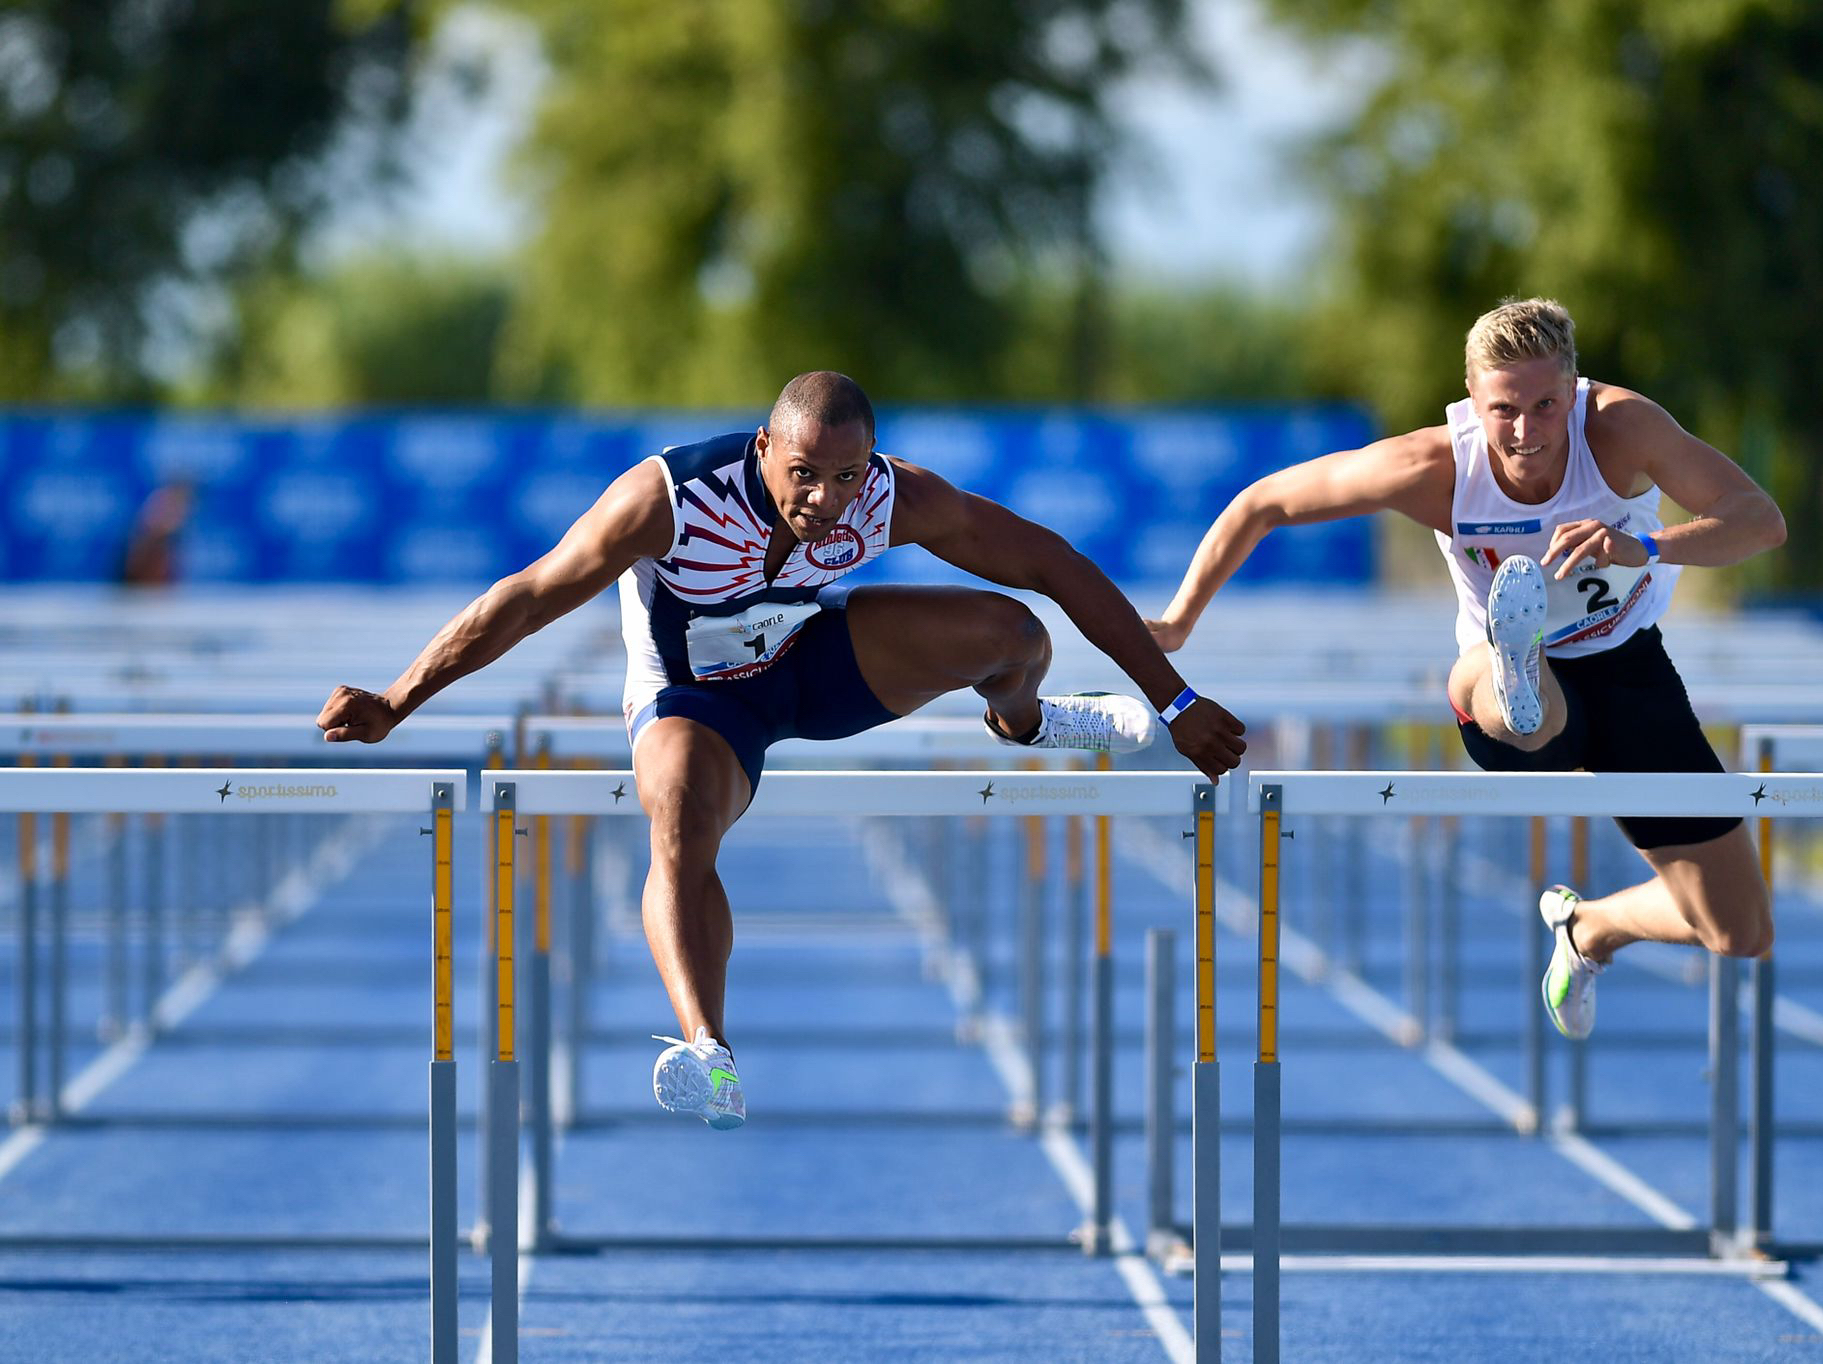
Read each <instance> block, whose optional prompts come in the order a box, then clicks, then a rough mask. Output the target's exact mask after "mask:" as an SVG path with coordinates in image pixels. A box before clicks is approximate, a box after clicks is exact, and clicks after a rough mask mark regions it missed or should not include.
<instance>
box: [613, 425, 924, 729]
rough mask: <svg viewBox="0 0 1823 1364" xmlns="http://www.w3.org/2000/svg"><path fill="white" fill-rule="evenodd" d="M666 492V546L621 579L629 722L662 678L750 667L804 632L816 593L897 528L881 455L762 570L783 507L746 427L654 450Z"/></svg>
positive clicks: (715, 676) (707, 677)
mask: <svg viewBox="0 0 1823 1364" xmlns="http://www.w3.org/2000/svg"><path fill="white" fill-rule="evenodd" d="M651 458H652V460H653V461H654V462H656V463H657V464H658V466H659V468H661V469H662V470H663V471H664V476H665V486H666V488H667V490H668V491H669V492H670V495H671V507H672V525H673V533H672V538H671V546H670V548H669V549H668V550H667V551H666V552H665V554H664V555H662V556H660V557H656V558H647V559H641V560H639V561H638V562H637V563H635V564H634V565H633V567H632V568H630V569H628V570H627V571H626V573H624V574H623V575H622V576H621V579H620V628H621V634H622V635H623V636H624V637H625V639H626V645H627V681H626V691H625V694H624V697H623V701H622V706H623V710H624V713H625V716H626V718H627V721H628V723H629V724H631V722H632V721H633V718H634V716H635V715H637V714H638V713H639V712H640V711H641V710H642V709H643V708H644V707H645V706H646V705H648V704H649V703H650V702H651V701H652V700H653V699H654V698H655V697H656V696H657V695H658V694H659V692H661V691H662V690H664V688H666V687H668V686H674V685H681V684H684V683H691V682H716V681H731V680H736V679H740V678H747V677H755V676H758V675H759V674H761V673H763V672H765V671H766V670H767V669H769V668H771V667H772V666H773V664H775V663H777V662H778V661H779V659H780V658H782V657H783V656H784V655H785V654H786V653H787V652H788V651H789V650H790V649H791V647H792V645H793V644H795V643H796V642H797V639H798V632H799V630H800V629H801V628H802V627H803V625H804V623H805V622H806V621H808V620H809V619H811V617H813V616H815V615H816V614H817V612H818V611H819V610H821V609H822V608H821V607H820V606H819V605H818V602H817V597H818V594H819V593H820V592H822V591H823V589H825V588H827V587H828V586H829V585H830V584H832V583H834V582H835V581H836V580H837V579H839V578H841V577H842V576H843V575H844V574H847V573H849V572H851V571H853V570H854V569H856V568H859V567H860V566H861V565H862V564H864V563H867V562H869V561H870V560H873V559H876V558H878V557H879V556H880V554H881V553H882V552H883V551H884V550H885V549H886V548H887V545H888V543H889V541H890V537H891V532H892V513H893V491H894V482H893V470H892V465H891V463H890V462H889V461H888V460H887V459H886V458H885V457H884V456H883V455H879V454H875V455H872V456H870V457H869V459H868V461H867V472H866V475H865V477H864V479H863V481H862V486H861V491H860V492H859V493H858V494H857V495H856V496H855V497H854V499H853V500H852V501H850V502H849V504H848V507H847V508H846V510H844V511H843V513H842V518H841V520H840V521H839V522H837V523H836V526H835V528H834V529H833V530H831V531H830V532H829V534H828V535H826V536H824V537H823V538H822V539H821V540H818V541H815V542H814V543H812V544H796V545H793V546H792V550H791V553H790V554H789V555H787V556H786V558H785V562H784V565H783V566H782V567H781V568H780V569H779V571H778V574H777V576H776V577H774V578H773V580H772V581H771V582H767V581H766V578H765V565H766V549H767V546H768V545H770V544H771V543H772V534H773V525H774V523H775V521H776V519H777V515H778V513H777V508H776V507H775V506H774V504H773V501H772V497H771V495H770V494H769V493H768V492H767V491H766V486H765V484H764V482H763V481H762V480H761V478H760V470H759V456H758V453H757V451H756V449H755V445H754V438H753V436H752V434H751V433H746V434H742V433H738V432H737V433H735V434H733V435H727V436H715V437H712V438H711V439H709V440H706V441H701V442H698V443H697V444H695V445H680V446H677V447H675V448H674V449H671V450H667V451H666V452H665V453H664V454H662V455H653V456H651Z"/></svg>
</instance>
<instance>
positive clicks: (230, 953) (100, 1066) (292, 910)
mask: <svg viewBox="0 0 1823 1364" xmlns="http://www.w3.org/2000/svg"><path fill="white" fill-rule="evenodd" d="M350 823H351V824H355V821H352V820H351V821H350ZM384 823H386V821H379V820H364V821H361V822H360V823H359V824H357V825H356V828H357V829H359V830H361V833H360V834H359V835H357V834H355V833H352V832H351V833H350V834H349V835H348V836H347V837H346V838H344V839H343V840H342V841H341V842H338V843H336V844H334V845H333V846H332V845H329V844H325V845H324V846H322V847H319V848H318V849H317V851H316V853H315V854H314V855H313V857H312V858H311V861H310V864H309V865H308V866H307V867H304V868H302V869H300V870H298V871H295V872H293V873H292V874H291V875H290V876H288V877H287V878H286V879H285V880H284V881H283V882H281V883H280V884H279V887H278V888H277V889H276V890H275V891H274V892H273V894H272V907H273V909H274V910H275V911H276V915H275V918H274V919H272V920H256V919H251V918H245V917H243V918H241V919H240V921H239V922H237V923H236V924H235V926H234V928H233V930H232V931H231V932H230V933H229V935H228V940H227V942H226V944H225V945H224V946H223V949H222V952H221V955H220V956H219V957H218V958H216V959H215V960H213V961H203V962H198V963H197V964H196V965H194V966H192V967H191V968H190V969H189V970H188V971H186V972H184V974H183V975H182V976H180V977H178V979H177V980H176V981H174V982H173V983H172V984H171V986H170V987H169V988H168V989H167V990H166V991H165V992H164V994H162V995H161V996H159V999H158V1002H157V1003H156V1004H155V1005H154V1006H153V1009H152V1012H153V1015H154V1017H155V1018H156V1019H157V1020H158V1024H159V1026H160V1027H161V1028H171V1027H175V1026H176V1025H177V1024H179V1023H181V1022H182V1021H183V1020H184V1019H185V1018H188V1017H189V1016H190V1015H191V1014H192V1013H194V1012H195V1011H196V1010H197V1009H198V1008H199V1007H201V1005H202V1004H203V1003H204V1002H205V1001H207V1000H208V999H209V997H210V996H211V995H213V994H214V993H215V991H216V990H217V989H218V988H220V986H221V985H222V984H223V982H224V981H226V980H227V979H228V977H229V976H230V975H231V974H233V973H234V972H236V971H239V970H240V969H242V968H243V967H245V966H246V965H247V964H248V963H249V962H251V961H252V960H253V959H254V958H255V957H257V956H258V955H259V954H260V953H261V952H262V951H264V950H265V948H266V946H267V944H268V943H270V942H271V941H272V938H273V935H274V934H275V933H276V932H277V930H278V929H279V928H282V927H284V926H285V925H287V924H290V923H291V922H293V921H294V920H296V919H297V917H298V916H299V915H300V914H302V913H303V912H304V911H305V910H306V909H308V908H309V907H310V906H311V905H312V904H314V903H315V902H316V898H317V896H318V895H320V894H321V893H322V891H323V889H324V888H325V887H326V886H328V885H331V884H333V883H334V882H336V881H338V880H340V879H341V878H342V877H344V876H346V875H347V874H348V872H349V870H350V868H352V867H353V865H354V862H355V859H356V857H357V856H358V855H359V854H360V853H362V852H365V851H366V850H367V849H368V848H369V847H371V846H372V845H373V844H374V843H377V842H378V841H379V839H380V837H381V831H380V829H379V828H378V826H379V825H381V824H384ZM369 826H373V827H369ZM153 1040H155V1038H149V1037H147V1035H146V1034H145V1033H144V1031H143V1030H136V1031H134V1032H130V1033H128V1034H127V1035H126V1036H125V1037H123V1038H121V1039H120V1040H119V1041H118V1042H115V1043H113V1044H112V1045H111V1046H109V1047H108V1048H107V1049H106V1050H105V1051H103V1052H102V1053H101V1054H100V1055H99V1056H97V1057H96V1058H95V1059H94V1060H93V1061H91V1062H89V1064H88V1065H86V1066H84V1067H83V1068H82V1070H81V1071H79V1072H78V1073H77V1074H76V1075H75V1076H74V1077H73V1078H72V1079H71V1080H70V1081H69V1082H68V1083H67V1084H65V1085H64V1087H63V1093H62V1095H61V1096H60V1097H61V1100H62V1106H63V1111H64V1112H66V1113H80V1112H82V1111H83V1109H85V1108H87V1107H88V1106H89V1104H91V1103H93V1102H94V1100H95V1098H96V1097H97V1096H98V1095H99V1094H101V1092H102V1091H103V1090H105V1089H106V1088H107V1087H108V1086H109V1085H111V1084H113V1083H114V1081H116V1080H118V1079H119V1078H120V1077H121V1076H122V1075H124V1074H126V1073H127V1071H128V1070H130V1069H131V1068H132V1067H133V1064H134V1062H136V1061H138V1060H139V1059H140V1058H141V1057H142V1056H144V1055H145V1054H146V1050H147V1049H148V1047H149V1046H150V1045H151V1043H152V1041H153ZM49 1132H50V1129H48V1128H46V1127H43V1126H40V1125H36V1124H34V1125H31V1126H27V1127H22V1128H20V1129H19V1130H18V1131H16V1132H14V1133H13V1134H12V1135H11V1136H9V1137H8V1138H7V1139H6V1140H5V1141H4V1142H0V1179H4V1178H5V1177H6V1176H7V1175H8V1174H10V1173H11V1172H12V1171H13V1170H15V1169H17V1168H18V1166H19V1163H20V1162H21V1161H23V1160H24V1159H25V1158H26V1157H27V1156H29V1155H30V1154H31V1153H32V1152H33V1151H35V1150H37V1149H38V1148H39V1147H40V1146H42V1145H43V1144H44V1139H45V1137H46V1136H48V1135H49Z"/></svg>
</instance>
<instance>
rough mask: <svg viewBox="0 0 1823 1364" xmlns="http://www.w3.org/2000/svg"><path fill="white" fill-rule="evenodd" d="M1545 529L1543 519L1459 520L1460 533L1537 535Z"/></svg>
mask: <svg viewBox="0 0 1823 1364" xmlns="http://www.w3.org/2000/svg"><path fill="white" fill-rule="evenodd" d="M1543 529H1544V522H1542V521H1458V522H1457V523H1456V534H1458V535H1536V534H1538V533H1539V532H1540V531H1541V530H1543Z"/></svg>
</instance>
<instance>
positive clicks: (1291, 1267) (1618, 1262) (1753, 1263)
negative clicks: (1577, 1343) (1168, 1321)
mask: <svg viewBox="0 0 1823 1364" xmlns="http://www.w3.org/2000/svg"><path fill="white" fill-rule="evenodd" d="M1279 1268H1280V1269H1282V1270H1284V1271H1285V1272H1286V1273H1288V1274H1610V1275H1615V1276H1618V1277H1622V1278H1624V1277H1626V1276H1628V1275H1630V1274H1640V1275H1646V1276H1651V1277H1670V1278H1697V1279H1706V1278H1713V1279H1765V1280H1776V1279H1779V1278H1782V1277H1783V1276H1784V1275H1785V1274H1786V1273H1788V1272H1789V1270H1790V1266H1788V1265H1787V1264H1786V1263H1785V1262H1784V1261H1782V1260H1698V1259H1695V1258H1693V1257H1690V1256H1649V1255H1282V1256H1280V1257H1279ZM1222 1270H1223V1272H1224V1273H1235V1272H1239V1273H1245V1274H1251V1273H1252V1272H1253V1257H1252V1256H1250V1255H1224V1256H1222ZM1780 1286H1782V1285H1780Z"/></svg>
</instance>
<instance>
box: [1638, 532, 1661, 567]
mask: <svg viewBox="0 0 1823 1364" xmlns="http://www.w3.org/2000/svg"><path fill="white" fill-rule="evenodd" d="M1633 538H1634V539H1635V540H1638V541H1639V542H1640V543H1641V544H1642V545H1644V546H1645V547H1646V567H1648V568H1650V567H1651V566H1652V565H1653V564H1656V563H1657V562H1658V537H1657V536H1653V535H1636V536H1634V537H1633Z"/></svg>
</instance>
